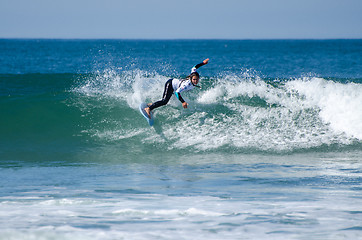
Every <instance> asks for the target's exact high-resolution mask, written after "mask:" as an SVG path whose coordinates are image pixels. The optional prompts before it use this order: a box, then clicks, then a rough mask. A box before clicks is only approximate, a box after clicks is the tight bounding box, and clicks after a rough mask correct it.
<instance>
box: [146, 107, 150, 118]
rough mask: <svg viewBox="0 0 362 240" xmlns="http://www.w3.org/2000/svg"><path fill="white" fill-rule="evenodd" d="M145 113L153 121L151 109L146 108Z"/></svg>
mask: <svg viewBox="0 0 362 240" xmlns="http://www.w3.org/2000/svg"><path fill="white" fill-rule="evenodd" d="M145 112H146V113H147V115H148V118H149V119H151V110H150V108H149V107H146V108H145Z"/></svg>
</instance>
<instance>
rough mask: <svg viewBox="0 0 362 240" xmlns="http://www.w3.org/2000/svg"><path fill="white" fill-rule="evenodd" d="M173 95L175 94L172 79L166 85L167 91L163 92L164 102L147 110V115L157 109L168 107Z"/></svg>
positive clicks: (157, 103) (161, 101)
mask: <svg viewBox="0 0 362 240" xmlns="http://www.w3.org/2000/svg"><path fill="white" fill-rule="evenodd" d="M172 94H173V88H172V79H170V80H168V81H167V82H166V84H165V90H164V91H163V96H162V100H160V101H157V102H155V103H153V104H152V105H151V106H149V107H148V108H145V111H146V112H147V114H148V112H151V111H152V110H153V109H155V108H158V107H161V106H164V105H166V104H167V103H168V102H169V101H170V98H171V97H172ZM147 110H149V111H147Z"/></svg>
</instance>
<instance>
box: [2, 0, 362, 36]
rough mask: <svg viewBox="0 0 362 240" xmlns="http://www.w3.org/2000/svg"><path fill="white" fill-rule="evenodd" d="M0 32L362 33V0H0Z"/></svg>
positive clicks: (100, 33) (62, 33)
mask: <svg viewBox="0 0 362 240" xmlns="http://www.w3.org/2000/svg"><path fill="white" fill-rule="evenodd" d="M0 38H66V39H68V38H71V39H79V38H80V39H83V38H91V39H99V38H101V39H108V38H111V39H331V38H362V0H0Z"/></svg>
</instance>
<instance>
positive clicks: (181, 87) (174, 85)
mask: <svg viewBox="0 0 362 240" xmlns="http://www.w3.org/2000/svg"><path fill="white" fill-rule="evenodd" d="M204 65H205V64H204V63H203V62H202V63H199V64H197V65H195V66H194V67H193V68H192V69H191V73H193V72H196V70H197V69H198V68H199V67H201V66H204ZM194 87H195V85H194V84H193V83H192V82H191V80H190V79H188V80H185V79H176V78H173V79H172V78H171V79H169V80H168V81H167V82H166V84H165V90H164V91H163V95H162V100H160V101H157V102H155V103H153V104H152V105H151V106H150V107H149V108H150V110H153V109H155V108H158V107H161V106H163V105H166V104H167V103H168V101H170V98H171V97H172V94H173V93H174V92H175V95H176V97H177V99H178V100H180V102H181V103H184V102H185V100H184V99H183V98H182V97H181V92H183V91H190V90H192V89H193V88H194Z"/></svg>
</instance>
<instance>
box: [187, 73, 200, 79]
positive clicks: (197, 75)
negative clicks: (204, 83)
mask: <svg viewBox="0 0 362 240" xmlns="http://www.w3.org/2000/svg"><path fill="white" fill-rule="evenodd" d="M193 76H196V77H197V78H200V74H199V73H198V72H193V73H191V74H190V75H188V76H187V77H186V79H192V77H193Z"/></svg>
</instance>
